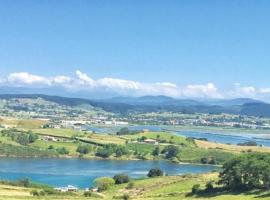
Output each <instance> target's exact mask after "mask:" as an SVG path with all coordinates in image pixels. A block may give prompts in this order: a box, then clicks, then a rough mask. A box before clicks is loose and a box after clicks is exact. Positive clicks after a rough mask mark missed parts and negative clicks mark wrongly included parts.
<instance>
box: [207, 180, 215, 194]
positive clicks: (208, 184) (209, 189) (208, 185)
mask: <svg viewBox="0 0 270 200" xmlns="http://www.w3.org/2000/svg"><path fill="white" fill-rule="evenodd" d="M213 184H214V182H213V181H209V182H207V183H206V185H205V192H213V190H214V186H213Z"/></svg>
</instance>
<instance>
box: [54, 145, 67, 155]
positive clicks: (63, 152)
mask: <svg viewBox="0 0 270 200" xmlns="http://www.w3.org/2000/svg"><path fill="white" fill-rule="evenodd" d="M56 151H57V152H58V153H59V154H63V155H64V154H69V151H68V150H67V149H66V148H65V147H61V148H57V149H56Z"/></svg>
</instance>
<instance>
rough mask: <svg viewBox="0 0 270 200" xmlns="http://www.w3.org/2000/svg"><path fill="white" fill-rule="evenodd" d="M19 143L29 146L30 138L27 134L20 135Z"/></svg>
mask: <svg viewBox="0 0 270 200" xmlns="http://www.w3.org/2000/svg"><path fill="white" fill-rule="evenodd" d="M17 142H18V143H19V144H21V145H24V146H26V145H28V144H29V137H28V135H26V134H23V133H22V134H19V136H18V137H17Z"/></svg>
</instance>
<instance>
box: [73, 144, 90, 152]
mask: <svg viewBox="0 0 270 200" xmlns="http://www.w3.org/2000/svg"><path fill="white" fill-rule="evenodd" d="M76 151H77V152H78V153H81V154H88V153H89V152H90V146H89V145H79V146H78V148H77V150H76Z"/></svg>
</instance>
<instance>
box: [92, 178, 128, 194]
mask: <svg viewBox="0 0 270 200" xmlns="http://www.w3.org/2000/svg"><path fill="white" fill-rule="evenodd" d="M129 181H130V178H129V176H128V175H126V174H117V175H115V176H114V177H113V178H111V177H101V178H97V179H95V180H94V185H95V186H96V187H97V188H98V191H104V190H107V189H109V188H110V187H111V186H113V185H114V184H116V185H119V184H123V183H128V182H129Z"/></svg>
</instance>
